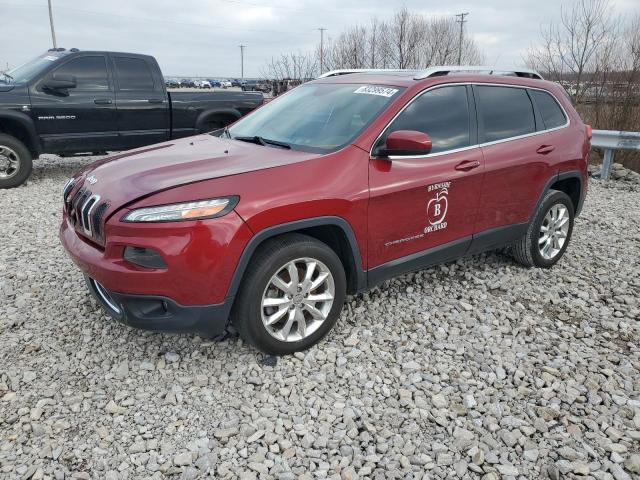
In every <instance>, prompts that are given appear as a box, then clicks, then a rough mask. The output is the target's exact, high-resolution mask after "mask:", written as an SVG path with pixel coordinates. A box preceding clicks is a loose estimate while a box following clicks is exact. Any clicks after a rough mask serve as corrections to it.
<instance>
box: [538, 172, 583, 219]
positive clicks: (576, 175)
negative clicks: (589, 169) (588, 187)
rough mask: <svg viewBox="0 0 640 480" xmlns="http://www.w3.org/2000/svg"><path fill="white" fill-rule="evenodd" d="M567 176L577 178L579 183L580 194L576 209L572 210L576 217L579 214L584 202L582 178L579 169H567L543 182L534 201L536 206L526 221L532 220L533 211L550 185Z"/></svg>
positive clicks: (549, 188)
mask: <svg viewBox="0 0 640 480" xmlns="http://www.w3.org/2000/svg"><path fill="white" fill-rule="evenodd" d="M568 178H576V179H578V183H579V184H580V195H579V197H578V198H579V200H578V205H577V206H576V210H575V212H574V216H576V217H577V216H578V215H580V212H581V211H582V205H583V204H584V195H583V192H584V179H583V178H582V174H581V173H580V171H579V170H567V171H566V172H559V173H556V174H555V175H553V176H552V177H551V178H550V179H549V180H547V183H546V184H545V186H544V188H543V189H542V193H541V194H540V197H539V198H538V201H537V202H536V206H535V208H534V209H533V213H532V214H531V216H530V217H529V221H528V222H530V221H531V220H532V217H533V215H534V214H535V212H537V211H538V207H539V206H540V204H541V203H542V199H543V198H544V197H545V195H546V194H547V192H548V191H549V190H551V186H552V185H553V184H554V183H556V182H559V181H561V180H566V179H568ZM528 222H527V223H528Z"/></svg>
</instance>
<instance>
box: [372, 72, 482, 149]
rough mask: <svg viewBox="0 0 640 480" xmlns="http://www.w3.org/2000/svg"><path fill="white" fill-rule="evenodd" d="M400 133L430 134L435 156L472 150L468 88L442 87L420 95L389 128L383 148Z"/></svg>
mask: <svg viewBox="0 0 640 480" xmlns="http://www.w3.org/2000/svg"><path fill="white" fill-rule="evenodd" d="M397 130H417V131H419V132H424V133H426V134H428V135H429V136H430V137H431V141H432V142H433V148H432V149H431V153H438V152H445V151H447V150H454V149H456V148H462V147H468V146H469V145H470V144H471V141H470V130H471V129H470V125H469V103H468V102H467V89H466V87H464V86H461V85H459V86H455V87H440V88H435V89H433V90H429V91H428V92H425V93H423V94H422V95H420V96H419V97H418V98H417V99H415V100H414V101H413V102H411V103H410V104H409V106H408V107H407V108H405V109H404V110H403V111H402V113H400V115H398V117H397V118H396V119H395V120H394V121H393V122H392V123H391V125H389V128H388V129H387V131H386V132H385V134H384V136H383V137H382V138H381V142H380V144H379V146H381V145H382V144H383V142H385V141H386V138H387V135H389V134H390V133H391V132H395V131H397Z"/></svg>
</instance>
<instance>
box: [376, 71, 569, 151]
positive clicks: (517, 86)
mask: <svg viewBox="0 0 640 480" xmlns="http://www.w3.org/2000/svg"><path fill="white" fill-rule="evenodd" d="M466 85H472V86H473V85H477V86H480V87H483V86H488V87H507V88H522V89H525V90H540V91H542V92H545V93H548V94H549V95H551V98H553V99H554V100H555V102H556V103H557V104H558V105H559V106H560V108H561V109H562V113H563V114H564V118H565V119H566V123H565V124H564V125H560V126H558V127H554V128H549V129H546V130H540V131H536V132H533V133H527V134H524V135H518V136H516V137H508V138H502V139H500V140H494V141H492V142H485V143H478V144H476V145H469V146H466V147H460V148H455V149H453V150H445V151H442V152H436V153H427V154H426V155H389V156H388V157H377V156H375V155H374V154H373V148H374V147H375V146H376V144H377V143H378V141H379V140H380V138H381V137H382V135H384V132H386V131H387V129H388V128H389V126H391V124H392V123H393V122H394V121H395V119H396V118H398V116H400V115H401V114H402V112H404V111H405V109H406V108H407V107H409V105H411V104H412V103H413V102H414V101H416V100H417V99H418V98H420V97H421V96H422V95H424V94H425V93H427V92H429V91H431V90H435V89H436V88H443V87H454V86H466ZM474 101H475V99H474ZM531 108H535V107H534V106H533V100H531ZM477 110H478V107H477V104H476V111H477ZM469 113H471V112H469ZM534 115H535V110H534ZM543 121H544V120H543ZM569 125H571V119H570V118H569V115H568V114H567V111H566V110H565V108H564V106H563V105H562V103H561V102H559V101H558V98H557V97H556V96H555V95H554V94H553V93H552V92H550V91H549V90H545V89H544V88H540V87H529V86H526V85H513V84H508V83H484V82H453V83H441V84H438V85H433V86H431V87H428V88H425V89H424V90H421V91H420V92H418V93H417V94H416V95H415V96H414V97H413V98H412V99H411V100H409V101H408V102H407V103H406V104H405V106H404V107H402V108H401V109H400V111H399V112H398V113H396V114H395V115H394V116H393V118H392V119H391V120H390V121H389V122H388V123H387V124H386V125H385V127H384V128H383V129H382V131H381V132H380V134H379V135H378V136H377V137H376V139H375V141H374V142H373V144H372V145H371V149H370V150H369V159H370V160H377V159H386V160H402V159H412V158H432V157H439V156H441V155H448V154H450V153H457V152H463V151H465V150H472V149H474V148H482V147H487V146H491V145H497V144H499V143H504V142H511V141H513V140H521V139H523V138H528V137H533V136H536V135H540V134H543V133H549V132H553V131H556V130H561V129H563V128H567V127H568V126H569Z"/></svg>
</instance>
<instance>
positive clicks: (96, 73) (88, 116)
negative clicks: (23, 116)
mask: <svg viewBox="0 0 640 480" xmlns="http://www.w3.org/2000/svg"><path fill="white" fill-rule="evenodd" d="M107 72H108V70H107V63H106V58H105V56H104V55H100V54H89V55H84V56H74V57H73V58H71V59H70V60H68V61H67V62H65V63H63V64H61V65H60V66H58V67H57V68H55V69H53V70H52V71H51V72H49V73H48V74H47V75H45V77H44V78H43V79H42V80H40V81H39V82H37V83H36V84H34V86H33V87H32V88H31V92H30V95H31V106H32V111H33V118H34V121H35V122H36V128H37V131H38V133H39V134H40V136H41V138H42V142H43V146H44V151H46V152H53V153H72V152H98V151H104V150H110V149H112V148H117V146H118V127H117V124H116V110H115V99H114V91H113V84H112V82H111V80H110V78H109V75H108V73H107ZM54 75H72V76H74V77H75V79H76V83H77V85H76V87H75V88H69V89H67V90H66V91H60V90H49V89H47V88H45V87H44V84H45V83H46V82H47V80H50V79H51V78H53V76H54Z"/></svg>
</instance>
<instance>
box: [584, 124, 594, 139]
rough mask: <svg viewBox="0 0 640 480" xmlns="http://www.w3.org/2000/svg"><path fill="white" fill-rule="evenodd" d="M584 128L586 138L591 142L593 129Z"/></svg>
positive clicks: (589, 126)
mask: <svg viewBox="0 0 640 480" xmlns="http://www.w3.org/2000/svg"><path fill="white" fill-rule="evenodd" d="M586 127H587V138H588V139H589V140H591V137H593V128H591V125H586Z"/></svg>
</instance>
